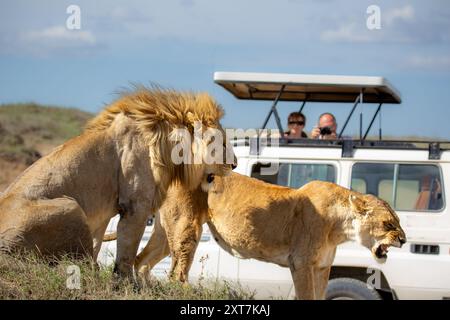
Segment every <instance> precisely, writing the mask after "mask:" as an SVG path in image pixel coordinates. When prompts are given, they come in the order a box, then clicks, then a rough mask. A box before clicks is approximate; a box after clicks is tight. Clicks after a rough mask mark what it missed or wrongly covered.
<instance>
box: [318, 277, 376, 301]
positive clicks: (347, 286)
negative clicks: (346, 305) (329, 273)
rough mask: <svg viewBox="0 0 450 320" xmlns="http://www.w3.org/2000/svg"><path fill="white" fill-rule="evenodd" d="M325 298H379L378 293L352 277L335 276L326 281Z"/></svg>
mask: <svg viewBox="0 0 450 320" xmlns="http://www.w3.org/2000/svg"><path fill="white" fill-rule="evenodd" d="M325 299H326V300H381V296H380V294H379V293H378V292H377V290H375V289H373V288H368V287H367V284H366V283H364V282H362V281H360V280H357V279H352V278H336V279H333V280H330V281H329V282H328V287H327V293H326V297H325Z"/></svg>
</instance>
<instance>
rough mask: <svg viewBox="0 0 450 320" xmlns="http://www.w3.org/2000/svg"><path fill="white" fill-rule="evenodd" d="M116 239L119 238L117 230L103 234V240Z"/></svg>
mask: <svg viewBox="0 0 450 320" xmlns="http://www.w3.org/2000/svg"><path fill="white" fill-rule="evenodd" d="M114 240H117V231H115V232H113V233H108V234H105V235H104V236H103V241H114Z"/></svg>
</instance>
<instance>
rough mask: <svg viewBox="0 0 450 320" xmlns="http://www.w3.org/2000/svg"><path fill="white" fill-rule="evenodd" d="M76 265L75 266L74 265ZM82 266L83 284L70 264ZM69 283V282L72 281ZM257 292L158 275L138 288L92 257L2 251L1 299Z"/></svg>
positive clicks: (207, 296) (215, 296)
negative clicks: (44, 256)
mask: <svg viewBox="0 0 450 320" xmlns="http://www.w3.org/2000/svg"><path fill="white" fill-rule="evenodd" d="M71 266H72V267H71ZM73 266H77V267H79V268H80V269H79V270H80V277H79V279H80V282H79V283H80V287H79V289H77V288H76V283H77V282H76V281H74V279H76V278H75V277H76V276H74V275H73V273H72V272H73V271H72V270H71V269H70V268H73ZM68 284H69V285H68ZM252 298H253V293H250V292H247V291H245V290H244V289H242V288H241V287H239V286H238V285H234V284H230V283H227V282H223V281H222V282H218V281H210V280H205V279H203V280H200V281H199V282H197V283H194V284H191V285H181V284H179V283H176V282H170V281H168V280H157V279H155V280H154V281H153V282H152V283H150V284H148V285H146V286H144V287H142V288H140V289H138V288H137V286H136V284H135V283H134V282H133V281H129V280H121V281H119V280H118V279H117V278H116V276H115V275H114V274H113V272H112V268H110V267H108V268H105V267H101V268H98V267H97V266H96V265H95V264H93V263H92V261H89V260H81V261H80V260H77V261H73V260H70V259H68V258H63V259H60V260H58V261H56V262H55V261H51V262H50V261H48V260H44V259H42V258H40V257H38V256H37V255H36V254H33V253H28V254H22V255H20V256H19V255H16V256H10V255H4V254H0V300H4V299H33V300H34V299H49V300H55V299H65V300H66V299H71V300H73V299H77V300H80V299H81V300H92V299H95V300H103V299H135V300H141V299H152V300H155V299H158V300H178V299H183V300H192V299H195V300H222V299H226V300H230V299H252Z"/></svg>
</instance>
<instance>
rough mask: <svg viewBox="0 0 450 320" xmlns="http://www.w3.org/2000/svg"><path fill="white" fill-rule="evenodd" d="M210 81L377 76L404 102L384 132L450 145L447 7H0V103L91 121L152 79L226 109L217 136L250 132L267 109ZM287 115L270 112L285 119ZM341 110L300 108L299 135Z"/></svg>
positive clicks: (285, 1)
mask: <svg viewBox="0 0 450 320" xmlns="http://www.w3.org/2000/svg"><path fill="white" fill-rule="evenodd" d="M71 4H76V5H78V6H79V7H80V8H81V29H80V30H68V29H67V28H66V19H67V18H68V16H69V15H68V14H67V13H66V8H67V7H68V6H69V5H71ZM372 4H374V5H378V6H379V7H380V9H381V29H379V30H368V29H367V27H366V19H367V17H368V14H367V13H366V9H367V7H368V6H369V5H372ZM214 71H248V72H286V73H308V74H342V75H371V76H384V77H386V78H387V79H388V80H389V81H390V82H391V83H393V84H394V86H395V87H396V88H397V89H398V90H399V91H400V92H401V94H402V99H403V103H402V104H401V105H400V106H398V105H386V106H385V107H384V109H383V113H382V119H383V129H384V133H385V134H389V135H425V136H432V137H440V138H445V139H450V129H449V125H448V122H449V121H450V2H448V1H447V0H430V1H392V0H391V1H378V0H371V1H365V0H354V1H350V0H341V1H337V0H310V1H295V0H279V1H275V0H274V1H264V0H263V1H261V0H260V1H256V0H254V1H253V0H252V1H235V0H230V1H211V0H178V1H152V0H150V1H111V0H110V1H75V0H70V1H64V0H58V1H56V0H54V1H31V0H30V1H17V0H14V1H13V0H2V1H1V2H0V103H8V102H29V101H34V102H38V103H44V104H56V105H64V106H69V107H77V108H80V109H83V110H88V111H91V112H98V111H99V110H100V109H101V108H102V107H103V106H104V104H105V103H108V102H111V101H112V100H113V99H114V98H115V96H114V92H115V91H117V90H118V89H120V88H121V87H124V86H127V85H129V83H131V82H141V83H144V84H145V83H148V82H149V81H154V82H157V83H160V84H162V85H165V86H170V87H173V88H176V89H183V90H184V89H187V90H195V91H208V92H209V93H211V94H212V95H213V96H214V97H215V98H216V99H217V100H218V101H219V102H220V103H221V104H222V105H223V106H224V108H225V111H226V116H225V118H224V121H223V123H224V125H225V126H227V127H236V128H254V127H259V126H260V125H261V123H262V122H263V120H264V117H265V115H266V113H267V111H268V109H269V108H270V102H251V101H238V100H236V99H235V98H233V97H232V96H231V95H230V94H229V93H227V92H226V91H224V90H223V89H222V88H221V87H219V86H217V85H215V84H214V82H213V72H214ZM297 108H298V104H295V103H281V104H280V108H279V109H280V111H281V115H282V117H283V119H284V118H285V117H286V115H287V114H288V113H289V112H291V111H294V110H296V109H297ZM350 108H351V105H350V104H339V105H337V104H333V105H330V104H327V105H324V104H309V105H307V107H306V109H305V113H306V115H307V118H308V119H307V126H306V128H307V130H308V131H309V130H310V129H311V128H312V126H313V125H314V124H315V122H316V121H317V116H318V115H319V114H320V113H322V112H325V111H331V112H333V113H335V115H336V116H337V119H338V124H339V123H341V124H343V122H344V120H345V117H346V114H347V113H348V112H349V110H350ZM374 110H375V106H374V105H367V104H366V105H363V106H362V107H360V108H358V109H357V113H358V114H359V112H360V111H363V113H364V122H365V124H367V123H368V121H369V120H370V117H371V116H372V113H373V112H374ZM358 121H359V116H355V117H354V118H353V121H352V122H351V123H350V125H349V127H348V129H347V131H346V133H347V134H352V133H356V132H357V127H358ZM272 127H275V125H274V124H273V123H272ZM374 132H375V131H373V133H374Z"/></svg>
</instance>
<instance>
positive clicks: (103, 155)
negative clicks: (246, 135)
mask: <svg viewBox="0 0 450 320" xmlns="http://www.w3.org/2000/svg"><path fill="white" fill-rule="evenodd" d="M222 115H223V110H222V108H221V107H220V106H219V105H218V104H217V103H216V102H215V101H214V100H213V99H212V98H211V97H210V96H209V95H207V94H194V93H180V92H176V91H172V90H165V89H160V88H158V87H152V88H150V89H148V88H144V87H138V88H137V89H136V91H135V92H130V93H125V94H124V95H123V96H122V97H121V98H119V99H118V100H117V101H115V102H114V103H112V104H111V105H110V106H108V107H106V108H105V110H104V111H103V112H101V113H100V114H99V115H98V116H97V117H95V118H94V119H93V120H92V121H91V122H90V123H89V124H88V125H87V128H86V130H85V131H84V132H83V133H82V134H81V135H80V136H78V137H75V138H73V139H71V140H69V141H68V142H66V143H64V144H63V145H62V146H60V147H58V148H56V149H55V150H54V151H53V152H51V153H50V154H49V155H47V156H46V157H43V158H41V159H40V160H38V161H37V162H35V163H34V164H33V165H32V166H30V167H29V168H28V169H27V170H25V171H24V172H23V174H22V175H20V176H19V177H18V178H17V179H16V180H15V181H14V182H13V183H12V185H11V186H10V187H9V188H8V189H7V190H6V191H5V192H4V193H3V194H1V195H0V251H14V250H17V249H36V250H38V251H39V252H41V253H42V254H44V255H53V256H60V255H62V254H75V255H79V254H83V255H84V254H87V255H90V256H92V257H93V258H94V259H95V260H96V258H97V254H98V252H99V250H100V247H101V243H102V239H103V235H104V233H105V230H106V228H107V225H108V222H109V220H110V219H111V218H112V217H113V216H114V215H116V214H117V213H118V212H119V213H120V214H121V219H120V222H119V225H118V243H117V258H116V266H115V270H116V271H117V272H118V273H119V274H122V275H130V274H131V272H132V266H133V263H134V259H135V257H136V253H137V249H138V245H139V241H140V239H141V237H142V234H143V231H144V228H145V225H146V223H145V222H146V219H147V217H148V216H149V215H150V214H151V213H152V212H155V211H156V210H157V209H158V208H159V207H160V205H161V203H162V202H163V200H164V198H165V196H166V193H167V189H168V187H169V185H170V184H171V183H172V182H174V181H178V183H180V185H183V186H184V188H187V189H189V190H190V189H193V188H196V187H198V185H199V184H200V182H201V179H202V177H203V176H204V174H208V173H215V174H217V175H224V174H228V172H229V171H230V170H231V168H230V164H226V163H225V162H220V163H218V162H215V163H212V164H206V163H205V162H204V161H201V162H197V163H195V164H186V163H183V162H182V163H179V164H176V163H173V161H172V158H171V157H172V156H173V155H172V149H173V148H174V146H175V145H178V144H182V145H184V146H186V144H188V150H187V151H186V150H184V149H183V152H184V153H192V154H191V157H196V156H198V155H199V154H200V159H201V160H203V159H204V157H203V156H204V155H205V154H206V152H207V149H208V146H209V145H208V144H209V143H210V142H212V140H211V139H210V140H209V141H205V140H206V139H203V140H202V141H200V142H199V141H198V139H197V140H195V141H194V139H187V140H189V141H186V139H182V137H181V136H180V135H179V134H178V133H174V132H178V131H179V130H174V129H181V128H187V132H188V135H189V134H190V135H191V136H192V135H193V131H194V127H198V123H200V124H201V126H202V127H203V128H206V127H211V128H216V129H218V130H221V131H223V129H222V128H221V127H220V124H219V119H220V118H221V117H222ZM200 129H201V128H200ZM188 138H190V137H188ZM180 139H181V140H180ZM190 141H192V144H191V142H190ZM194 142H195V143H194ZM219 147H220V148H221V150H220V151H222V152H223V151H224V153H225V154H227V155H230V153H231V154H232V150H231V147H230V146H229V145H228V144H225V145H220V146H219ZM222 149H225V150H222ZM185 156H186V154H185ZM232 156H233V157H234V154H232ZM228 159H229V158H228ZM233 161H234V159H233V158H232V160H231V162H232V163H231V164H234V163H233Z"/></svg>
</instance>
